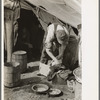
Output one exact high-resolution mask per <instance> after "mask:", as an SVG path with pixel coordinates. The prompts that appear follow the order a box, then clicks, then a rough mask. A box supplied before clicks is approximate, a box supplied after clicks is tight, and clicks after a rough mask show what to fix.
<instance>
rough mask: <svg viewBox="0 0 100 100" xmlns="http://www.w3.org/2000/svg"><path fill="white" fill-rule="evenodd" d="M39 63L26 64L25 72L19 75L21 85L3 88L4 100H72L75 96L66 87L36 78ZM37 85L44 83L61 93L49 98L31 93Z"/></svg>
mask: <svg viewBox="0 0 100 100" xmlns="http://www.w3.org/2000/svg"><path fill="white" fill-rule="evenodd" d="M38 66H39V61H35V62H30V63H28V64H27V71H26V72H25V73H23V74H21V83H20V85H19V86H17V87H14V88H7V87H4V100H74V97H75V94H74V93H71V92H70V91H69V90H68V87H67V85H53V84H52V83H51V82H48V81H47V80H46V77H44V76H37V72H38V69H39V67H38ZM37 83H45V84H47V85H48V86H50V87H53V88H58V89H60V90H61V91H62V93H63V94H62V95H61V96H59V97H50V96H48V94H37V93H34V92H33V91H32V86H33V85H34V84H37Z"/></svg>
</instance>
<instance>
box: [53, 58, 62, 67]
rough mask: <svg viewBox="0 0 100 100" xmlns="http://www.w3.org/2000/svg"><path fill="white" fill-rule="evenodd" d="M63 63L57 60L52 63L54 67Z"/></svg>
mask: <svg viewBox="0 0 100 100" xmlns="http://www.w3.org/2000/svg"><path fill="white" fill-rule="evenodd" d="M61 63H62V62H61V61H59V60H57V59H55V60H53V62H52V66H54V65H58V64H61Z"/></svg>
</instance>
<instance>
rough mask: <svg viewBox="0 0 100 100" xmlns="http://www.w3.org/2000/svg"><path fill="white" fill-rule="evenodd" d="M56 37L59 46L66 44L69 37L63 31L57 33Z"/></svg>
mask: <svg viewBox="0 0 100 100" xmlns="http://www.w3.org/2000/svg"><path fill="white" fill-rule="evenodd" d="M56 37H57V41H58V42H59V43H60V44H64V43H66V42H68V40H69V36H68V34H67V33H66V32H65V31H64V30H59V31H57V33H56Z"/></svg>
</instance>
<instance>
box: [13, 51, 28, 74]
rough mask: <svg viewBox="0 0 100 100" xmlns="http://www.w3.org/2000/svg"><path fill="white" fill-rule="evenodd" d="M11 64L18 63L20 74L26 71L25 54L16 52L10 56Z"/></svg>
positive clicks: (24, 52)
mask: <svg viewBox="0 0 100 100" xmlns="http://www.w3.org/2000/svg"><path fill="white" fill-rule="evenodd" d="M12 62H19V63H20V70H21V72H22V73H23V72H25V71H26V69H27V52H26V51H16V52H14V53H13V54H12Z"/></svg>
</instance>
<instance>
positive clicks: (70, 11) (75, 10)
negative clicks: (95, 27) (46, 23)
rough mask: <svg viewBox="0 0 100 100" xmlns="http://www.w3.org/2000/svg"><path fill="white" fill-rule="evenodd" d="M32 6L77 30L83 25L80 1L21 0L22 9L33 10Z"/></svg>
mask: <svg viewBox="0 0 100 100" xmlns="http://www.w3.org/2000/svg"><path fill="white" fill-rule="evenodd" d="M30 5H35V6H37V7H39V8H41V9H42V10H44V11H46V12H48V13H49V14H51V15H54V16H55V17H57V18H59V19H60V20H62V21H63V22H65V23H68V24H70V25H71V26H73V27H75V28H77V25H79V24H81V1H80V0H21V7H22V8H24V9H31V10H32V9H33V8H32V6H30Z"/></svg>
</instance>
